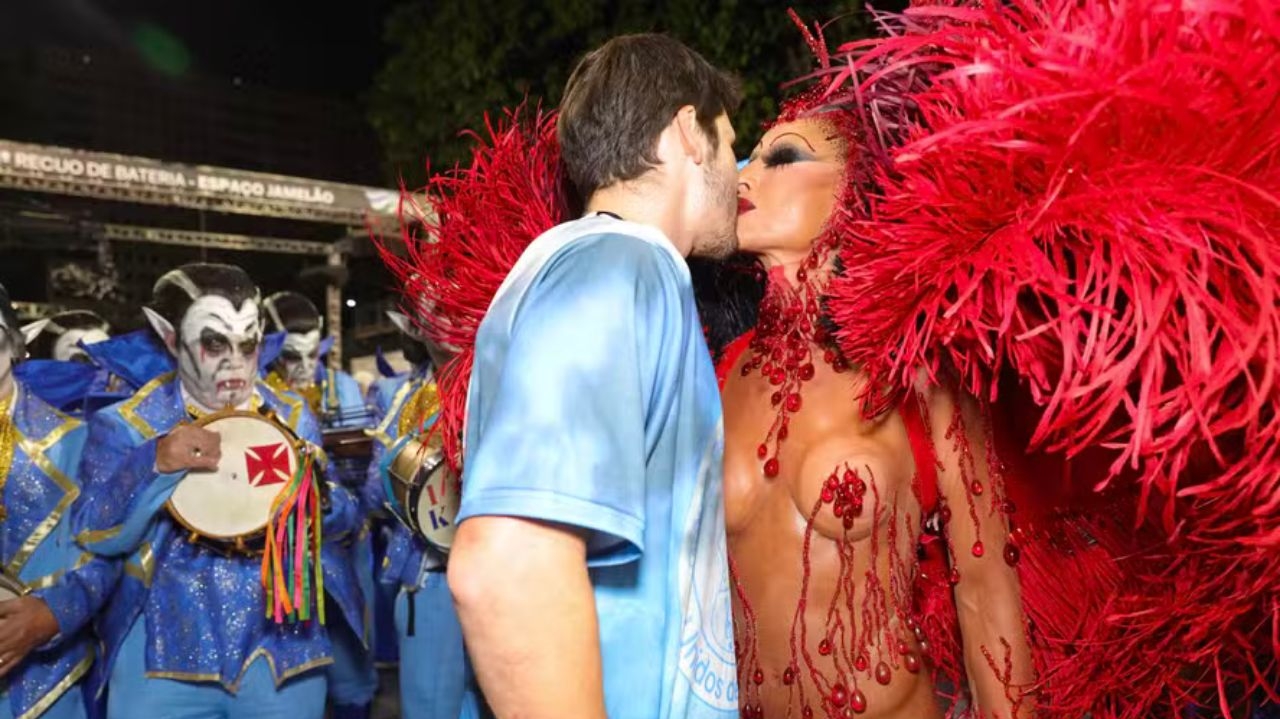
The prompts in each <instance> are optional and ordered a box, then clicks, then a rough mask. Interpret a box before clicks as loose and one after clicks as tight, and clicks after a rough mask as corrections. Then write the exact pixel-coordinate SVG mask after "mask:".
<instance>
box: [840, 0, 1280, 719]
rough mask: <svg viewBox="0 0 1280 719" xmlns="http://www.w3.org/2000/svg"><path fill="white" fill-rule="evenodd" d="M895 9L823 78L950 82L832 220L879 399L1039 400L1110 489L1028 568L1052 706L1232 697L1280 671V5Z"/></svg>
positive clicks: (1036, 436) (1090, 1) (1147, 705)
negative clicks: (858, 206)
mask: <svg viewBox="0 0 1280 719" xmlns="http://www.w3.org/2000/svg"><path fill="white" fill-rule="evenodd" d="M905 20H906V22H905V24H904V25H905V29H904V31H903V32H902V33H901V34H898V35H895V36H892V37H888V38H883V39H877V40H871V41H866V42H858V43H852V44H850V45H847V46H845V47H842V48H841V50H840V52H841V53H842V56H841V57H840V58H839V61H838V62H836V63H834V64H833V67H832V68H830V69H829V70H828V71H827V72H826V74H825V76H824V78H823V82H824V93H825V95H826V99H827V101H828V102H835V101H837V100H838V99H839V97H840V96H841V95H845V96H850V95H852V96H854V97H857V96H858V95H857V93H860V92H863V91H865V88H866V87H868V86H870V85H873V84H874V83H875V81H876V79H877V78H876V75H877V74H880V75H884V74H888V73H893V72H899V71H902V70H903V69H904V68H911V67H928V68H929V69H930V74H931V75H932V83H931V87H930V88H929V89H928V90H926V91H923V92H917V93H914V94H913V95H911V96H910V97H909V98H908V100H909V102H910V104H911V105H912V106H913V107H914V110H915V112H916V116H917V117H918V118H919V119H918V122H917V124H916V126H915V127H914V128H912V130H911V132H910V133H909V135H908V139H907V141H906V142H905V143H904V144H903V145H901V146H900V147H898V148H897V149H895V150H894V151H893V153H892V162H891V164H889V165H888V167H886V168H885V170H884V171H883V172H882V173H881V175H880V177H879V178H878V181H877V183H876V185H877V187H878V188H879V191H878V197H876V198H875V199H874V202H873V203H872V214H871V217H870V219H867V218H866V217H865V216H862V215H860V214H856V213H855V214H851V215H849V216H847V217H845V218H842V219H841V222H842V223H843V224H844V228H843V231H842V232H841V241H840V252H841V259H842V261H843V266H844V267H845V268H846V269H845V271H844V273H843V276H842V277H839V278H837V279H836V280H835V281H833V283H832V285H831V288H830V294H829V298H828V308H829V310H830V312H831V314H832V315H833V318H834V320H835V323H836V325H837V326H838V327H839V331H838V337H839V341H840V346H841V349H842V351H843V352H844V354H845V357H846V359H847V360H848V361H849V362H851V363H852V364H854V365H858V366H861V367H862V368H864V369H865V370H866V371H867V372H868V373H869V374H870V375H871V377H873V378H874V379H875V380H877V381H879V383H880V386H881V387H884V388H886V391H885V392H882V393H879V394H878V395H876V396H873V397H869V398H868V407H869V409H870V410H872V411H876V410H878V409H880V408H883V407H885V406H889V404H890V403H891V402H893V401H895V398H896V397H897V396H898V395H899V394H900V393H901V392H902V391H904V390H905V389H906V388H907V387H908V386H909V383H910V381H911V380H912V379H913V378H914V376H915V373H916V372H917V371H918V370H919V369H920V368H922V367H923V368H927V369H928V370H929V371H930V372H932V373H933V374H934V375H935V376H943V375H951V376H954V375H958V376H959V377H960V378H961V382H962V384H963V386H964V387H965V388H966V389H967V390H968V391H970V392H972V393H973V394H975V395H977V396H979V397H983V398H986V399H988V400H993V401H994V400H996V399H997V397H999V398H1000V405H999V406H1001V407H1002V408H1005V413H1006V414H1007V413H1008V411H1007V408H1008V407H1009V406H1011V405H1012V404H1016V403H1018V402H1019V401H1020V400H1019V398H1018V397H1017V396H1016V395H1014V396H1010V393H1009V391H1010V389H1012V390H1013V392H1015V393H1018V392H1024V393H1025V394H1024V396H1026V397H1029V398H1030V399H1031V400H1032V401H1033V403H1034V407H1033V408H1032V409H1031V411H1030V412H1018V414H1020V415H1021V416H1023V417H1027V416H1030V417H1032V418H1033V422H1032V425H1033V426H1034V432H1033V433H1032V435H1031V436H1030V437H1029V443H1030V446H1031V447H1032V448H1036V449H1041V450H1045V451H1047V452H1050V453H1054V454H1056V455H1058V456H1065V457H1079V456H1080V455H1082V454H1083V453H1086V452H1088V453H1090V455H1089V456H1088V457H1087V459H1077V460H1076V461H1075V462H1074V463H1073V464H1074V465H1075V466H1074V468H1073V474H1074V478H1073V479H1074V481H1075V482H1076V483H1077V484H1079V483H1082V482H1083V483H1087V484H1088V485H1089V486H1091V487H1092V488H1095V489H1103V488H1107V487H1109V486H1110V487H1111V488H1112V489H1113V491H1112V492H1111V493H1110V500H1109V501H1110V502H1111V504H1110V505H1109V506H1105V507H1104V508H1103V511H1102V513H1099V511H1097V509H1096V503H1095V504H1094V508H1093V511H1091V512H1084V511H1075V512H1072V517H1071V519H1070V520H1069V522H1067V523H1064V522H1063V521H1060V520H1061V517H1058V518H1057V519H1056V520H1055V519H1053V518H1049V520H1048V521H1047V522H1041V523H1039V529H1043V530H1046V531H1047V533H1044V534H1040V535H1038V536H1040V538H1041V540H1049V539H1052V541H1037V542H1031V544H1035V545H1037V546H1036V549H1037V550H1044V551H1033V552H1027V553H1026V554H1027V556H1026V560H1027V561H1024V563H1023V566H1022V569H1021V575H1022V580H1023V589H1024V597H1025V598H1026V601H1025V604H1026V607H1027V613H1028V616H1029V617H1031V618H1032V619H1033V623H1034V626H1035V627H1036V629H1037V630H1038V631H1037V632H1036V634H1038V635H1039V638H1040V639H1041V641H1042V642H1044V646H1043V647H1041V648H1042V650H1043V651H1042V652H1041V653H1040V656H1039V657H1038V661H1037V664H1038V666H1039V668H1040V670H1041V680H1042V682H1043V683H1044V689H1043V690H1042V698H1041V700H1040V701H1041V704H1042V707H1043V708H1044V709H1045V710H1046V711H1047V712H1051V713H1052V715H1054V716H1082V715H1084V713H1085V712H1086V711H1089V712H1092V716H1094V717H1113V716H1114V717H1134V718H1136V717H1147V716H1156V715H1164V716H1174V715H1176V713H1177V712H1178V710H1179V709H1181V708H1182V707H1185V706H1187V705H1188V704H1190V703H1192V702H1212V701H1213V698H1214V696H1215V695H1217V697H1218V701H1217V704H1218V705H1219V706H1220V708H1221V710H1222V712H1223V713H1224V714H1229V712H1230V711H1231V708H1230V705H1231V704H1232V703H1233V700H1235V701H1234V703H1236V704H1239V703H1240V700H1241V699H1242V698H1243V697H1246V696H1248V695H1249V694H1250V693H1253V694H1254V695H1255V696H1257V693H1258V692H1259V691H1264V692H1270V691H1272V690H1273V688H1274V687H1275V686H1276V684H1277V683H1278V681H1280V679H1278V676H1277V671H1276V656H1277V647H1278V646H1280V416H1277V407H1278V406H1280V383H1278V382H1277V377H1276V371H1277V369H1278V368H1280V346H1278V343H1280V304H1278V299H1277V298H1278V293H1280V237H1278V233H1280V116H1277V114H1276V109H1277V108H1280V6H1277V5H1275V4H1274V3H1267V2H1248V1H1245V2H1240V3H1199V2H1188V3H1181V4H1179V3H1174V4H1168V3H1147V2H1117V3H1108V2H1101V1H1099V0H1084V1H1083V2H1080V1H1075V0H1048V1H1047V2H1044V3H1038V4H1032V3H1026V2H1013V3H1008V4H1003V5H1000V4H996V3H994V2H992V3H989V4H988V5H986V6H985V7H983V8H981V9H973V8H951V7H933V8H917V9H914V10H910V11H908V12H907V14H906V16H905ZM867 73H870V74H871V76H870V77H867ZM1002 377H1003V378H1004V379H1005V380H1006V381H1005V382H1004V390H1005V392H1004V394H998V390H999V389H1000V388H1001V385H1002V382H1001V380H1002ZM1010 377H1013V378H1016V379H1017V380H1018V381H1019V382H1018V383H1017V384H1016V385H1013V384H1011V383H1010V382H1008V381H1007V380H1008V379H1009V378H1010ZM1004 454H1005V456H1009V454H1010V453H1009V452H1008V451H1006V452H1005V453H1004ZM1100 459H1101V460H1102V461H1099V460H1100ZM1040 476H1043V475H1040ZM1078 488H1079V487H1078V486H1077V487H1071V488H1070V489H1078ZM1045 489H1047V488H1046V487H1044V486H1043V485H1042V486H1039V487H1026V486H1024V487H1020V488H1015V487H1012V486H1011V487H1010V492H1014V491H1015V490H1018V491H1021V492H1024V493H1026V492H1031V493H1032V495H1033V496H1034V495H1035V494H1037V493H1042V490H1045ZM1038 504H1039V505H1040V506H1044V502H1038ZM1073 505H1074V509H1076V510H1082V509H1083V505H1082V504H1081V503H1080V500H1078V499H1077V500H1076V501H1075V502H1074V503H1072V502H1067V503H1066V504H1065V505H1063V506H1066V507H1068V508H1071V507H1072V506H1073ZM1086 518H1087V521H1086ZM1135 522H1136V523H1137V525H1136V526H1137V527H1138V528H1137V529H1135V528H1134V527H1135V524H1134V523H1135ZM1070 527H1076V530H1075V531H1072V530H1071V529H1070ZM1025 529H1026V528H1024V530H1025ZM1064 542H1066V544H1068V545H1071V544H1075V545H1079V546H1078V547H1077V549H1086V550H1087V551H1086V552H1085V553H1084V554H1082V553H1080V552H1075V553H1070V552H1061V551H1058V550H1060V549H1061V547H1062V545H1063V543H1064ZM1022 543H1023V545H1024V547H1025V546H1026V545H1027V544H1028V542H1027V541H1025V540H1023V542H1022ZM1102 550H1105V551H1102ZM1084 556H1090V558H1089V559H1088V560H1084V559H1082V557H1084ZM1082 587H1089V588H1091V591H1082V589H1081V588H1082ZM1067 597H1069V598H1070V600H1069V601H1063V599H1064V598H1067ZM944 664H945V663H944Z"/></svg>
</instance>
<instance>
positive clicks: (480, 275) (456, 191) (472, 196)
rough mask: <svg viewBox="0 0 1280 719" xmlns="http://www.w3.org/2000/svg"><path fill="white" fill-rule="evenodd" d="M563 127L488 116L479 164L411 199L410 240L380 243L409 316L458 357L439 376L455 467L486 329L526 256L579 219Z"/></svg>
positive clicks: (474, 157)
mask: <svg viewBox="0 0 1280 719" xmlns="http://www.w3.org/2000/svg"><path fill="white" fill-rule="evenodd" d="M555 128H556V124H555V115H554V114H553V113H542V112H540V111H537V110H531V109H530V108H528V107H526V106H521V107H519V108H517V109H515V110H512V111H508V112H506V113H505V114H504V115H503V116H502V117H501V118H499V119H498V120H497V121H494V120H492V119H490V118H486V122H485V134H484V135H480V134H474V135H473V137H474V139H475V146H474V148H473V149H472V153H471V163H470V165H468V166H467V167H459V168H455V169H454V170H452V171H450V172H446V173H443V174H439V175H435V176H433V177H432V178H431V179H430V181H429V182H428V184H427V187H426V188H425V190H424V191H423V192H422V193H417V194H414V193H408V192H405V193H402V199H401V212H400V217H401V229H402V232H401V237H400V242H399V243H394V242H392V241H389V240H387V239H382V240H380V241H378V243H377V244H378V248H379V252H380V253H381V255H382V258H383V260H384V261H385V262H386V264H387V267H388V268H389V269H390V270H391V272H392V273H393V274H394V275H395V276H396V278H397V279H398V280H399V281H400V286H401V287H402V288H403V290H402V292H403V296H404V302H403V305H404V309H405V313H406V315H408V316H409V317H411V318H413V320H414V321H415V323H416V324H417V325H418V327H419V329H421V330H422V331H423V332H424V333H425V334H426V335H427V336H428V337H430V338H432V339H433V340H434V341H436V342H438V343H440V344H442V345H446V346H449V347H452V348H455V349H457V355H456V356H455V358H454V359H453V360H452V361H451V362H450V363H449V364H448V365H446V366H445V367H443V368H441V369H440V371H439V373H438V382H439V391H440V399H441V420H440V422H438V423H437V424H436V426H437V427H439V428H440V430H441V432H442V433H443V435H442V438H443V440H444V445H445V449H446V452H447V455H448V456H449V458H450V461H451V462H454V463H457V462H459V461H460V459H461V456H462V453H461V440H462V430H463V421H464V417H463V415H464V412H465V407H466V396H467V386H468V383H469V381H470V377H471V366H472V360H473V358H474V347H475V338H476V332H477V331H478V330H479V328H480V322H481V321H482V320H483V319H484V315H485V312H487V311H488V309H489V303H490V301H491V300H492V299H493V296H494V294H495V293H497V291H498V288H499V286H501V285H502V281H503V280H504V279H505V278H506V276H507V274H508V273H509V272H510V270H511V268H512V267H513V266H514V265H515V263H516V260H518V259H519V258H520V255H521V253H523V252H524V248H525V247H527V246H528V245H529V243H530V242H532V241H533V240H534V239H535V238H537V237H538V236H539V235H541V234H542V233H543V232H545V231H547V230H549V229H551V228H552V227H554V226H556V225H558V224H560V223H561V222H563V221H564V220H566V219H568V216H569V209H568V204H569V200H568V198H569V195H568V193H567V191H566V190H565V187H566V185H565V182H566V181H565V177H564V174H563V172H562V171H561V165H560V148H559V144H558V142H557V141H556V129H555ZM419 198H423V199H419ZM425 419H426V418H425V417H421V418H418V421H419V422H421V421H423V420H425Z"/></svg>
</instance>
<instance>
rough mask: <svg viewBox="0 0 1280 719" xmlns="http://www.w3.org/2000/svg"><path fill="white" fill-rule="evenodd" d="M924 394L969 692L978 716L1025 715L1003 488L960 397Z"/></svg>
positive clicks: (1018, 609) (1026, 680) (1022, 634)
mask: <svg viewBox="0 0 1280 719" xmlns="http://www.w3.org/2000/svg"><path fill="white" fill-rule="evenodd" d="M924 396H925V398H926V400H925V403H926V409H927V416H928V420H929V425H930V431H931V434H932V438H933V444H934V447H935V448H936V451H937V454H938V461H939V464H940V467H939V472H938V489H939V492H940V493H941V496H942V501H943V506H945V507H946V508H947V509H948V510H949V521H948V522H947V524H946V535H947V540H948V545H949V547H950V551H951V562H952V567H954V568H955V569H956V570H957V571H958V573H959V580H960V581H959V583H957V584H956V585H955V600H956V608H957V613H958V614H959V618H960V633H961V638H962V640H963V643H964V661H965V671H966V674H967V675H968V677H969V688H970V692H971V693H972V695H973V700H974V703H975V704H976V706H977V709H978V711H979V715H980V716H982V717H984V718H986V719H1010V718H1015V719H1021V718H1023V717H1031V716H1033V715H1034V711H1035V702H1034V699H1033V697H1032V696H1030V688H1031V685H1032V683H1033V682H1034V681H1035V671H1034V667H1033V665H1032V659H1031V648H1030V645H1029V643H1028V641H1027V633H1026V624H1025V622H1024V620H1023V612H1022V599H1021V593H1020V590H1019V585H1018V573H1017V571H1016V568H1015V566H1014V565H1013V564H1012V563H1011V562H1010V561H1008V560H1007V559H1006V557H1005V546H1006V543H1007V542H1008V537H1009V525H1008V521H1007V519H1006V517H1005V514H1004V512H1003V511H1001V506H1000V505H1001V502H1002V500H1003V499H1004V496H1005V495H1004V488H1003V485H1002V482H1001V480H1000V477H999V475H998V472H996V473H993V472H992V470H991V464H989V461H994V460H995V458H994V457H991V456H989V454H990V452H991V442H990V437H988V426H989V425H988V423H987V422H986V421H985V420H984V417H983V414H982V408H981V407H980V406H979V404H978V402H977V401H976V400H974V399H973V398H972V397H970V396H968V395H966V394H963V393H959V392H957V391H955V390H951V389H948V388H941V387H936V386H935V387H930V388H928V389H927V390H925V393H924ZM993 475H994V476H993ZM944 516H945V515H944Z"/></svg>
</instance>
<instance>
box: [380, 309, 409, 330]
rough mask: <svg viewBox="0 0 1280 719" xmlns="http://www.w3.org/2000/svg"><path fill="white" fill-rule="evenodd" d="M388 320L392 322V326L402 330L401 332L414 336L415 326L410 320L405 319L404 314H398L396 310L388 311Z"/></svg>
mask: <svg viewBox="0 0 1280 719" xmlns="http://www.w3.org/2000/svg"><path fill="white" fill-rule="evenodd" d="M387 319H389V320H391V324H393V325H395V326H396V329H398V330H400V331H401V332H403V333H405V334H407V335H413V334H414V332H413V324H412V323H410V322H409V318H408V317H405V316H404V313H403V312H396V311H395V310H387Z"/></svg>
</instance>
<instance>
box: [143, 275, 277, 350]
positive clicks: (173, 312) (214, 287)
mask: <svg viewBox="0 0 1280 719" xmlns="http://www.w3.org/2000/svg"><path fill="white" fill-rule="evenodd" d="M204 295H219V296H221V297H225V298H227V300H229V301H230V302H231V305H232V306H233V307H241V306H243V305H244V303H245V301H246V300H249V301H253V302H258V301H259V298H260V295H259V293H258V286H257V285H256V284H254V282H253V279H252V278H250V277H249V274H248V273H247V272H245V271H244V270H242V269H240V268H239V267H236V266H235V265H219V264H214V263H211V262H209V263H193V264H189V265H183V266H181V267H179V268H178V269H176V270H170V271H169V272H166V273H165V274H164V275H161V277H160V279H158V280H156V284H155V286H154V287H152V288H151V309H152V310H155V312H156V313H157V314H159V315H160V316H161V317H163V318H165V319H166V320H168V321H169V324H172V325H173V329H174V332H175V333H177V334H181V333H182V318H183V316H185V315H186V314H187V310H189V309H191V305H192V304H194V303H195V301H196V299H197V298H199V297H203V296H204Z"/></svg>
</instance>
